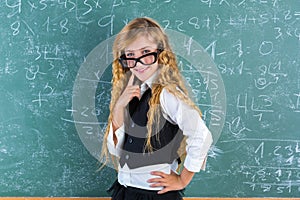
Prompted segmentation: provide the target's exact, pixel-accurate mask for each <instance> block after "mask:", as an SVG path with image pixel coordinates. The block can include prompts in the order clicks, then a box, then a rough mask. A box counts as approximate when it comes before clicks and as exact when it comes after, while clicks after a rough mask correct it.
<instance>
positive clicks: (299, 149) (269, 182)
mask: <svg viewBox="0 0 300 200" xmlns="http://www.w3.org/2000/svg"><path fill="white" fill-rule="evenodd" d="M262 140H263V139H262ZM283 144H286V145H283ZM299 145H300V143H299V142H297V141H296V142H293V141H288V140H287V141H276V140H273V141H272V140H266V141H263V142H261V143H258V144H256V145H254V152H253V155H254V156H253V158H254V160H253V161H252V162H251V164H249V165H243V166H242V170H241V173H242V174H243V176H244V177H245V178H246V180H247V181H244V182H243V183H244V184H246V185H248V187H249V188H250V189H251V190H252V191H257V192H262V193H268V192H272V193H277V194H289V193H292V192H294V191H300V185H299V181H298V180H299V179H300V146H299ZM264 160H268V162H265V161H264Z"/></svg>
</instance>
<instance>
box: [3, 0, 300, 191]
mask: <svg viewBox="0 0 300 200" xmlns="http://www.w3.org/2000/svg"><path fill="white" fill-rule="evenodd" d="M140 16H148V17H152V18H154V19H156V20H157V21H158V22H159V23H160V24H161V25H162V26H163V27H164V29H166V30H173V31H176V32H179V33H182V34H184V35H186V36H187V37H186V38H185V39H184V40H178V41H173V43H174V46H179V47H180V46H181V47H182V48H183V49H185V50H186V52H182V53H181V54H180V55H178V60H179V67H180V69H181V71H182V73H183V75H184V76H185V77H186V79H187V82H188V83H189V84H190V86H191V88H192V90H191V92H192V95H193V97H194V98H195V100H196V102H197V104H198V105H199V106H200V108H201V109H202V111H203V117H204V119H205V121H206V122H207V123H208V124H209V125H210V127H212V126H216V127H219V128H220V130H222V133H221V136H220V138H218V140H217V141H215V142H216V143H215V145H214V146H213V148H212V149H211V152H210V157H209V160H208V164H207V170H206V171H205V172H201V173H199V174H197V175H196V176H195V178H194V179H193V181H192V183H191V184H190V185H189V186H188V188H187V190H186V196H199V197H200V196H241V197H244V196H248V197H252V196H270V197H274V196H280V197H295V196H298V197H299V192H300V173H299V170H300V146H299V143H300V138H299V122H300V67H299V63H300V62H299V58H300V3H299V1H298V0H290V1H281V0H251V1H249V0H248V1H247V0H232V1H229V0H193V1H186V2H184V3H183V1H181V2H180V1H179V0H177V1H176V0H165V1H158V0H145V1H141V0H136V1H127V0H114V1H106V0H102V1H101V0H85V1H78V0H77V1H76V0H47V1H32V0H3V1H1V3H0V19H1V23H0V31H1V32H0V38H1V40H0V42H1V43H0V44H1V48H0V83H1V84H0V96H1V97H0V196H107V193H106V192H105V190H106V189H107V188H108V187H109V186H110V184H111V183H112V182H113V181H114V179H115V173H114V172H113V170H112V169H111V168H105V169H104V170H102V171H100V172H97V171H96V170H97V169H98V167H99V163H98V161H97V160H96V158H95V157H97V155H98V154H99V151H100V148H101V147H100V145H99V144H100V143H101V133H102V131H103V129H104V128H105V126H106V118H107V115H108V110H107V109H108V108H107V107H108V104H109V98H110V93H109V92H110V87H111V85H110V78H111V72H110V70H111V68H110V67H109V66H108V67H107V68H106V70H105V71H103V72H101V73H100V74H101V76H97V71H91V73H92V74H93V75H94V76H90V77H85V79H83V81H85V82H87V83H89V84H91V85H90V87H91V88H94V89H95V91H96V92H95V94H94V97H93V98H94V99H93V101H94V104H95V106H94V107H90V105H82V106H81V107H74V105H73V100H74V97H76V95H78V93H76V90H73V86H74V84H75V83H76V77H78V74H79V72H80V69H81V68H84V67H85V66H87V64H85V63H87V61H89V59H87V58H89V55H91V54H90V52H93V51H92V50H93V49H94V48H95V47H96V46H97V45H98V44H100V43H101V42H103V41H106V40H107V39H109V38H111V37H112V36H113V35H115V34H117V33H118V32H119V31H120V29H121V28H122V27H123V26H124V25H125V24H126V23H127V22H128V21H130V20H131V19H133V18H135V17H140ZM195 43H199V44H201V46H202V47H203V48H204V50H205V51H206V53H207V54H208V55H210V57H211V58H212V59H213V62H214V63H215V65H213V66H212V67H211V70H209V68H208V67H207V66H203V65H200V64H199V65H198V66H197V63H192V64H191V63H189V62H188V61H189V59H186V58H187V57H185V56H183V55H188V56H190V57H193V56H194V57H195V56H197V52H198V51H199V49H194V48H193V44H195ZM109 48H111V47H108V49H107V51H106V52H107V53H106V56H108V57H109V53H110V50H109ZM94 50H95V49H94ZM96 50H97V49H96ZM101 56H103V54H99V57H101ZM190 57H188V58H190ZM108 60H109V59H108ZM94 64H95V65H99V66H101V65H102V64H103V65H104V64H105V65H109V64H110V63H94ZM195 69H198V70H195ZM220 78H221V80H222V83H221V82H218V80H219V79H220ZM223 88H225V94H226V102H227V103H226V110H225V108H224V107H220V105H221V103H220V102H224V99H222V97H221V96H224V95H220V94H221V93H222V89H223ZM76 115H80V116H81V117H82V120H81V121H77V120H75V119H74V116H76ZM89 117H96V118H97V120H98V121H97V123H93V122H91V121H90V120H89V119H90V118H89ZM223 118H224V123H219V122H221V121H222V119H223ZM78 130H82V132H83V133H84V134H83V135H80V134H78ZM212 130H218V129H217V128H216V129H215V128H213V127H212ZM90 139H92V140H93V141H95V143H93V144H91V145H92V146H93V147H92V149H94V150H93V151H90V150H89V149H87V148H86V145H85V143H84V141H86V140H90ZM95 139H96V140H95Z"/></svg>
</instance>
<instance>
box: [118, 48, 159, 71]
mask: <svg viewBox="0 0 300 200" xmlns="http://www.w3.org/2000/svg"><path fill="white" fill-rule="evenodd" d="M160 52H161V51H157V52H151V53H147V54H145V55H142V56H141V57H139V58H127V57H126V55H125V54H123V55H122V56H121V57H120V58H119V62H120V63H121V65H122V66H123V68H134V67H136V64H137V62H139V63H142V64H143V65H152V64H154V63H156V61H157V57H158V55H159V53H160Z"/></svg>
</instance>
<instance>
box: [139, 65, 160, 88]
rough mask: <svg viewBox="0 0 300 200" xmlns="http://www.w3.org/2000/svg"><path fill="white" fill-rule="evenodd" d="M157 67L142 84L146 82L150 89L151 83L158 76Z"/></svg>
mask: <svg viewBox="0 0 300 200" xmlns="http://www.w3.org/2000/svg"><path fill="white" fill-rule="evenodd" d="M159 71H160V70H159V69H158V70H156V72H154V74H152V76H150V77H149V78H148V79H147V80H145V81H144V82H143V83H142V85H143V84H146V85H147V86H148V87H150V88H151V89H152V84H153V82H154V81H155V80H156V78H157V77H158V74H159Z"/></svg>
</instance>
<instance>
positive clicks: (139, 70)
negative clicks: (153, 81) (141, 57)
mask: <svg viewBox="0 0 300 200" xmlns="http://www.w3.org/2000/svg"><path fill="white" fill-rule="evenodd" d="M148 68H149V67H146V68H142V69H135V71H136V72H138V73H143V72H144V71H146V70H147V69H148Z"/></svg>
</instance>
